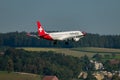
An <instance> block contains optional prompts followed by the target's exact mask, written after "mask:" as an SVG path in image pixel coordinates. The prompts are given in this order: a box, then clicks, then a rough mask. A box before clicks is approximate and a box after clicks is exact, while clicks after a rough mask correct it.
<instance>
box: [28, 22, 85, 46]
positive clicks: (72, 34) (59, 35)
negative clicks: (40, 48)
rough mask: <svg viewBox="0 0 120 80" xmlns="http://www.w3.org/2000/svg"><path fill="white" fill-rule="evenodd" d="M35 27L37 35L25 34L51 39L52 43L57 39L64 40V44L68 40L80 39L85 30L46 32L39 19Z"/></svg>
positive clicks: (55, 42)
mask: <svg viewBox="0 0 120 80" xmlns="http://www.w3.org/2000/svg"><path fill="white" fill-rule="evenodd" d="M37 27H38V35H33V34H30V33H27V36H32V37H36V38H38V39H40V38H43V39H46V40H51V41H54V44H57V41H65V44H68V41H69V40H72V41H75V42H77V41H79V40H80V38H82V37H84V36H85V35H86V32H82V31H65V32H52V33H47V32H46V31H45V30H44V28H43V26H42V25H41V23H40V21H37Z"/></svg>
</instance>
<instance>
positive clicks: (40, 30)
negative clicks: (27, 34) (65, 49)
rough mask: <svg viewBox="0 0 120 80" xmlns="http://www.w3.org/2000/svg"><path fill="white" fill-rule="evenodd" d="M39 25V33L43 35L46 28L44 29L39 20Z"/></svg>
mask: <svg viewBox="0 0 120 80" xmlns="http://www.w3.org/2000/svg"><path fill="white" fill-rule="evenodd" d="M37 26H38V35H39V36H43V35H45V34H46V32H45V30H44V29H43V27H42V25H41V23H40V22H39V21H37Z"/></svg>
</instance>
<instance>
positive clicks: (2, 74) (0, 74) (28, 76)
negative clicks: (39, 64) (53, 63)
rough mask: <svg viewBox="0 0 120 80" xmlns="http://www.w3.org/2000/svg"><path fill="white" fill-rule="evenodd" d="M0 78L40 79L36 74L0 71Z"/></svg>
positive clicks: (17, 79)
mask: <svg viewBox="0 0 120 80" xmlns="http://www.w3.org/2000/svg"><path fill="white" fill-rule="evenodd" d="M0 80H41V77H40V76H39V75H36V74H28V73H15V72H12V73H8V72H6V71H0Z"/></svg>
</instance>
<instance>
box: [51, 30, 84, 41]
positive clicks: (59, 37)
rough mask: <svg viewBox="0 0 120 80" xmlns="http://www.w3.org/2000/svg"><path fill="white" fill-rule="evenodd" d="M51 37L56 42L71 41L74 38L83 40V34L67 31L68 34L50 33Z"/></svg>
mask: <svg viewBox="0 0 120 80" xmlns="http://www.w3.org/2000/svg"><path fill="white" fill-rule="evenodd" d="M49 35H50V36H51V37H52V38H53V39H54V40H61V41H62V40H69V39H74V38H79V39H80V38H81V37H83V33H82V32H81V31H66V32H55V33H49Z"/></svg>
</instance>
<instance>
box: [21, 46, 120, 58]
mask: <svg viewBox="0 0 120 80" xmlns="http://www.w3.org/2000/svg"><path fill="white" fill-rule="evenodd" d="M22 49H24V50H27V51H53V52H56V53H63V54H65V55H72V56H75V57H81V56H84V55H87V56H89V57H92V56H93V55H94V54H97V53H98V54H101V55H111V54H112V53H114V54H116V56H117V58H120V49H110V48H94V47H82V48H69V49H68V48H31V47H25V48H22Z"/></svg>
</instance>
